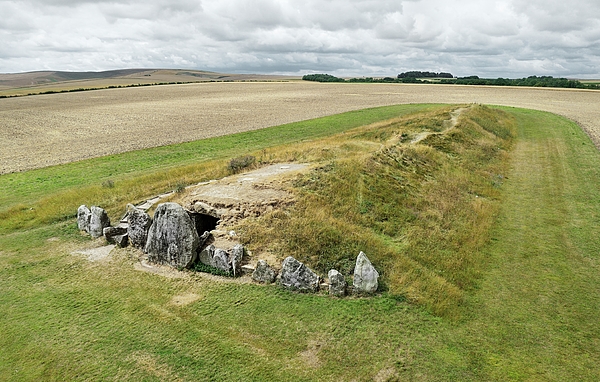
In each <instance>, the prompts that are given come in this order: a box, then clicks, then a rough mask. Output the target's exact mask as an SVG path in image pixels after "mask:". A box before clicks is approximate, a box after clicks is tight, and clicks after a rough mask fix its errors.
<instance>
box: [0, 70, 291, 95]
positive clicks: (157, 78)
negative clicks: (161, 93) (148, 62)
mask: <svg viewBox="0 0 600 382" xmlns="http://www.w3.org/2000/svg"><path fill="white" fill-rule="evenodd" d="M299 79H300V77H294V76H278V75H261V74H227V73H216V72H208V71H203V70H187V69H118V70H106V71H100V72H67V71H35V72H26V73H5V74H0V95H24V94H30V93H43V92H52V91H65V90H67V91H68V90H72V89H79V88H86V89H88V88H102V87H108V86H129V85H136V84H156V83H183V82H205V81H285V80H299Z"/></svg>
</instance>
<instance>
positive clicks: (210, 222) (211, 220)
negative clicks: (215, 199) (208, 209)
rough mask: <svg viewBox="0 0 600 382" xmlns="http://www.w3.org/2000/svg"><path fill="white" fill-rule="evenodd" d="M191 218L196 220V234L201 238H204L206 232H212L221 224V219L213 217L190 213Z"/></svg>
mask: <svg viewBox="0 0 600 382" xmlns="http://www.w3.org/2000/svg"><path fill="white" fill-rule="evenodd" d="M190 217H191V218H192V220H194V224H195V225H196V232H198V235H199V236H202V234H203V233H204V232H206V231H212V230H213V229H215V228H217V224H219V219H218V218H216V217H214V216H211V215H205V214H199V213H190Z"/></svg>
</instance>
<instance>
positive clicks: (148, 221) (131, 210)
mask: <svg viewBox="0 0 600 382" xmlns="http://www.w3.org/2000/svg"><path fill="white" fill-rule="evenodd" d="M127 224H128V227H127V236H129V242H130V243H131V245H132V246H134V247H136V248H139V249H144V248H145V247H146V240H147V239H148V230H149V229H150V226H151V225H152V218H150V215H148V214H147V213H146V212H144V211H142V210H140V209H138V208H135V207H134V206H133V205H132V204H129V205H127Z"/></svg>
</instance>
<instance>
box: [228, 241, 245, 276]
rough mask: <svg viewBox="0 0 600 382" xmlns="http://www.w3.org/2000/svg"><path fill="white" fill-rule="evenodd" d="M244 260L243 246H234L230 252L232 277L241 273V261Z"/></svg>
mask: <svg viewBox="0 0 600 382" xmlns="http://www.w3.org/2000/svg"><path fill="white" fill-rule="evenodd" d="M243 258H244V246H243V245H241V244H236V245H235V246H234V247H233V249H232V250H231V256H230V260H231V269H232V270H233V275H234V276H237V275H239V274H240V273H241V272H242V259H243Z"/></svg>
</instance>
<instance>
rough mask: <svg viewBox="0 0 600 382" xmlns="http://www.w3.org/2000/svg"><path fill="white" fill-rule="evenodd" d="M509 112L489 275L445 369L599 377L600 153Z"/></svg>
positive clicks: (567, 131)
mask: <svg viewBox="0 0 600 382" xmlns="http://www.w3.org/2000/svg"><path fill="white" fill-rule="evenodd" d="M513 113H514V114H515V115H516V116H517V117H518V121H519V131H518V133H519V138H518V140H517V144H516V145H515V148H514V150H513V153H512V165H513V169H512V171H511V173H510V175H509V177H508V179H507V180H506V182H505V184H504V197H503V206H502V211H501V214H500V215H499V219H498V224H497V225H496V229H495V230H494V231H493V234H492V237H493V241H492V243H491V244H490V245H489V246H488V248H487V250H486V252H487V255H488V256H489V258H490V262H489V265H490V267H489V271H487V274H486V275H485V277H484V279H483V280H482V282H481V285H480V288H479V290H478V291H477V292H476V293H474V295H473V296H472V299H471V302H470V304H469V307H468V309H469V311H470V318H469V319H468V320H466V321H465V322H464V323H463V324H461V325H459V326H458V327H457V328H455V329H453V330H449V331H448V332H447V333H445V334H444V341H446V342H447V344H448V345H447V346H448V348H447V349H446V350H445V351H448V352H450V353H453V355H450V354H447V353H443V354H444V355H443V356H444V359H446V362H448V361H449V360H450V361H451V362H449V364H447V366H446V367H447V368H448V369H453V368H454V367H458V368H461V369H462V368H465V367H466V368H471V369H472V370H473V371H475V379H478V380H547V381H567V380H571V381H575V380H578V381H592V380H598V376H599V375H600V370H599V369H598V364H599V362H600V353H598V341H600V326H598V325H597V317H598V314H600V290H599V289H598V285H599V284H600V256H599V250H600V225H599V224H598V218H599V216H600V203H598V200H599V198H600V184H599V183H598V182H597V179H598V177H599V176H600V154H599V153H598V151H597V150H596V149H595V148H594V147H592V146H591V145H590V144H589V140H588V139H587V137H585V136H584V135H583V134H582V133H581V131H579V129H578V127H577V126H576V125H575V124H573V123H570V122H568V121H565V120H564V119H562V118H558V117H556V116H554V115H551V114H547V113H538V112H534V111H530V110H529V111H528V110H515V111H513ZM441 354H442V353H440V356H441ZM451 364H453V365H452V366H451ZM459 365H460V366H459ZM448 371H449V370H448Z"/></svg>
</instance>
